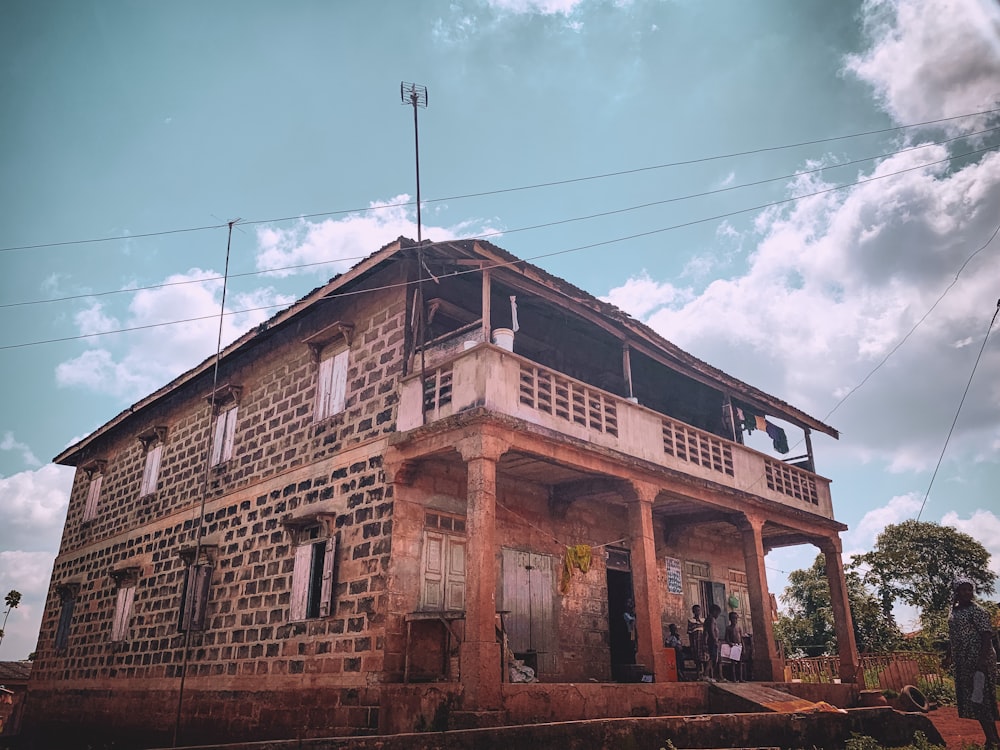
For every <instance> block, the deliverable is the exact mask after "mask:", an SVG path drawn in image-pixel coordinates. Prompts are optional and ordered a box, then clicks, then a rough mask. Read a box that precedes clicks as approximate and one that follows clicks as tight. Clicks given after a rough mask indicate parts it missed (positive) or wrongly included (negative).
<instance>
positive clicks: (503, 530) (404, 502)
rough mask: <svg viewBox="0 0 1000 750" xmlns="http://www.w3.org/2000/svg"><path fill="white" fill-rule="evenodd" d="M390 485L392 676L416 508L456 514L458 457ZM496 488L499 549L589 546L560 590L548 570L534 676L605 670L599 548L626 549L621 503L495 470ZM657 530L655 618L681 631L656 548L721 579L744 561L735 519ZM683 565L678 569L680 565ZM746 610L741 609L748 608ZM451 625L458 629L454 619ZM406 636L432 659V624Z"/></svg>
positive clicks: (418, 520) (419, 520)
mask: <svg viewBox="0 0 1000 750" xmlns="http://www.w3.org/2000/svg"><path fill="white" fill-rule="evenodd" d="M395 489H396V497H395V524H396V533H395V537H394V539H393V560H392V567H391V572H390V579H389V580H390V584H389V591H388V594H389V597H388V601H389V605H390V606H389V613H388V619H389V623H390V627H389V629H388V635H387V643H386V662H385V663H386V669H387V670H388V671H389V673H390V676H389V679H390V680H393V681H395V680H397V679H398V678H399V677H401V675H402V670H403V661H404V649H405V642H404V638H403V634H404V633H405V629H406V628H405V622H404V621H405V617H406V614H407V613H408V612H413V611H416V610H417V609H418V607H419V596H420V579H421V569H422V564H423V563H422V553H423V541H422V537H423V533H424V516H425V513H426V512H428V511H432V512H444V513H453V514H457V515H460V516H464V514H465V508H466V500H465V470H464V466H463V465H462V463H461V462H460V460H458V459H457V457H456V458H455V460H451V461H449V460H440V461H424V462H422V463H421V467H420V471H419V472H417V474H416V476H415V478H414V481H413V484H412V485H409V486H397V487H396V488H395ZM497 493H498V494H497V512H496V525H497V543H498V546H499V547H500V548H501V552H502V550H503V549H505V548H506V549H513V550H522V551H527V552H532V553H536V554H541V555H546V556H549V557H551V558H553V559H555V560H556V561H557V563H558V565H559V566H561V564H562V560H563V556H564V554H565V552H566V547H567V546H570V545H578V544H587V545H591V547H592V553H593V554H592V562H591V568H590V570H589V572H588V573H586V574H584V573H582V572H580V571H579V570H575V571H574V572H573V574H572V576H571V577H570V580H569V585H568V587H567V589H566V591H565V593H562V592H560V591H559V590H558V584H559V577H560V576H559V573H560V568H557V570H556V572H555V579H554V581H553V585H554V586H555V587H556V588H555V589H554V590H553V591H552V592H551V593H552V598H553V600H554V602H555V624H556V627H557V635H556V638H555V642H554V644H553V648H552V649H551V650H550V653H548V654H546V655H545V656H544V657H543V658H542V662H541V667H542V668H541V669H540V672H539V675H538V676H539V679H540V680H541V681H543V682H587V681H592V680H596V681H600V682H604V681H609V680H611V679H612V673H611V655H610V645H609V643H610V640H609V639H610V636H609V627H610V626H609V611H608V609H609V605H608V583H607V570H608V566H607V554H608V549H609V548H620V549H625V550H630V549H631V546H632V543H631V539H630V537H631V531H630V529H629V527H628V514H627V509H626V506H624V505H622V504H619V503H613V502H600V501H598V500H590V499H587V500H583V499H581V500H577V501H575V502H572V503H570V504H569V505H568V506H567V507H565V508H562V509H559V508H553V507H552V506H551V505H550V503H549V500H548V493H547V490H546V489H545V488H543V487H540V486H532V485H531V484H529V483H524V482H513V481H509V480H507V479H505V477H504V476H503V474H502V472H501V473H500V475H499V477H498V481H497ZM663 532H664V529H663V527H662V524H657V527H656V531H655V542H656V556H657V579H658V585H659V590H660V598H661V602H662V603H663V612H662V616H661V626H662V631H663V634H664V637H665V636H666V633H667V625H668V624H669V623H671V622H674V623H677V625H678V626H679V629H680V632H681V634H682V638H683V637H685V636H684V633H685V627H686V626H685V623H686V622H687V618H688V616H689V613H690V605H691V603H692V602H690V601H689V597H688V596H687V594H686V593H682V594H669V593H668V589H667V572H666V558H667V557H672V558H678V559H680V561H681V564H682V566H685V565H686V564H687V563H688V562H694V563H696V564H707V565H708V571H707V572H708V576H709V580H717V581H720V582H722V581H726V580H727V578H728V576H729V573H730V571H731V570H733V571H739V572H744V571H745V562H744V560H743V557H742V546H741V544H740V541H739V540H740V537H739V535H738V533H737V531H736V529H735V528H732V529H731V530H729V527H726V526H725V525H720V524H716V525H713V526H711V527H694V528H692V529H689V530H687V531H686V533H685V534H683V535H681V536H679V538H676V539H674V538H671V539H667V538H665V537H664V533H663ZM499 567H500V560H498V568H499ZM471 574H474V573H470V575H471ZM683 575H684V576H685V578H686V576H687V571H686V570H683ZM501 589H502V583H501V582H500V581H498V589H497V590H498V600H497V606H498V607H500V604H501V599H500V598H499V592H500V591H501ZM685 591H686V587H685ZM746 614H747V617H749V613H746ZM722 626H723V627H724V623H722ZM453 627H454V628H455V629H456V630H457V631H458V633H459V634H461V628H462V623H461V622H458V623H455V624H454V625H453ZM411 641H412V643H411V646H410V658H411V669H412V668H413V667H417V668H418V669H419V668H426V669H428V670H433V669H434V668H435V666H436V665H439V664H441V663H442V661H443V659H444V654H443V653H442V652H441V648H442V646H441V644H442V632H441V629H440V625H438V624H436V623H434V624H432V625H423V624H415V625H414V626H413V630H412V635H411Z"/></svg>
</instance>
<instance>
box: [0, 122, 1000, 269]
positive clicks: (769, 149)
mask: <svg viewBox="0 0 1000 750" xmlns="http://www.w3.org/2000/svg"><path fill="white" fill-rule="evenodd" d="M998 112H1000V107H998V108H994V109H986V110H981V111H978V112H967V113H965V114H961V115H953V116H951V117H941V118H937V119H934V120H924V121H922V122H916V123H909V124H906V125H896V126H893V127H888V128H877V129H874V130H866V131H863V132H858V133H849V134H847V135H838V136H831V137H828V138H815V139H812V140H807V141H799V142H797V143H787V144H781V145H777V146H761V147H758V148H753V149H747V150H744V151H733V152H730V153H726V154H714V155H711V156H703V157H696V158H694V159H682V160H678V161H672V162H665V163H662V164H653V165H647V166H642V167H635V168H633V169H624V170H618V171H614V172H604V173H601V174H596V175H586V176H583V177H572V178H567V179H564V180H552V181H549V182H539V183H534V184H530V185H519V186H515V187H509V188H499V189H494V190H486V191H482V192H477V193H463V194H459V195H453V196H446V197H443V198H430V199H427V200H425V201H423V202H424V203H439V202H443V201H452V200H460V199H465V198H481V197H485V196H489V195H500V194H503V193H512V192H517V191H521V190H535V189H538V188H543V187H554V186H558V185H568V184H572V183H576V182H586V181H590V180H600V179H605V178H608V177H620V176H623V175H629V174H637V173H640V172H648V171H653V170H658V169H667V168H670V167H678V166H689V165H692V164H702V163H706V162H710V161H718V160H722V159H732V158H735V157H738V156H752V155H754V154H761V153H768V152H774V151H783V150H787V149H791V148H801V147H803V146H814V145H817V144H820V143H832V142H834V141H842V140H850V139H852V138H861V137H864V136H869V135H879V134H882V133H890V132H896V131H900V130H908V129H911V128H918V127H926V126H928V125H938V124H941V123H945V122H951V121H954V120H963V119H967V118H970V117H981V116H983V115H990V114H996V113H998ZM411 205H413V201H406V202H400V203H388V204H381V205H379V206H365V207H362V208H350V209H335V210H332V211H321V212H317V213H309V214H298V215H295V216H284V217H278V218H271V219H253V220H248V221H244V222H241V224H244V225H255V224H268V223H278V222H282V221H294V220H300V219H311V218H318V217H321V216H336V215H339V214H348V213H358V212H365V211H371V210H380V209H385V208H399V207H404V206H411ZM226 226H227V224H226V223H219V224H210V225H206V226H200V227H188V228H182V229H166V230H160V231H155V232H141V233H137V234H126V235H113V236H108V237H93V238H87V239H78V240H65V241H62V242H40V243H35V244H30V245H11V246H8V247H0V253H5V252H13V251H17V250H38V249H42V248H48V247H66V246H70V245H83V244H91V243H98V242H114V241H119V240H130V239H136V238H143V237H157V236H161V235H169V234H179V233H183V232H201V231H206V230H211V229H224V228H226Z"/></svg>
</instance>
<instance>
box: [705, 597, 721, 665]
mask: <svg viewBox="0 0 1000 750" xmlns="http://www.w3.org/2000/svg"><path fill="white" fill-rule="evenodd" d="M721 614H722V607H720V606H719V605H718V604H713V605H711V606H710V607H709V608H708V618H707V619H706V620H705V648H706V649H707V651H708V668H707V669H706V670H705V674H706V675H707V676H708V680H709V681H710V682H715V681H717V680H718V679H719V678H720V677H721V676H722V675H721V674H719V646H720V644H721V643H722V638H721V637H720V634H719V615H721Z"/></svg>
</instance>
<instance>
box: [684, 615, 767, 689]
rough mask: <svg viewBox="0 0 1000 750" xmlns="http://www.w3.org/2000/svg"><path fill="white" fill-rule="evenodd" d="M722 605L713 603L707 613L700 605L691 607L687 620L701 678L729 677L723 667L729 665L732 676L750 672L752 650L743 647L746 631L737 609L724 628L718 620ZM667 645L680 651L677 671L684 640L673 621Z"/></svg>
mask: <svg viewBox="0 0 1000 750" xmlns="http://www.w3.org/2000/svg"><path fill="white" fill-rule="evenodd" d="M721 615H722V608H721V607H720V606H719V605H718V604H712V605H711V606H710V607H709V608H708V617H705V618H703V617H702V616H701V605H700V604H695V605H694V606H693V607H691V617H690V618H688V621H687V635H688V642H689V646H690V654H691V658H692V659H693V660H694V662H695V664H696V665H697V668H698V678H699V679H705V680H709V681H711V682H716V681H718V680H722V679H726V675H725V674H724V670H725V669H726V668H728V669H729V679H731V680H732V681H733V682H743V681H744V680H745V679H746V676H747V669H746V666H747V663H748V662H749V660H750V654H749V653H746V652H745V651H744V648H745V645H744V638H743V636H744V633H743V627H742V626H741V625H740V616H739V613H737V612H730V613H729V624H728V625H726V626H725V627H724V628H723V627H722V626H721V625H720V623H719V617H720V616H721ZM666 645H667V646H668V647H672V648H673V649H674V651H675V652H676V654H677V667H678V673H680V672H681V668H682V665H683V664H684V644H683V643H682V642H681V638H680V634H679V633H678V631H677V626H676V625H675V624H673V623H671V624H670V634H669V635H668V636H667V642H666Z"/></svg>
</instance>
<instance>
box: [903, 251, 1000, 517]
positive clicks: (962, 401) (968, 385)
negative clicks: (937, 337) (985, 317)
mask: <svg viewBox="0 0 1000 750" xmlns="http://www.w3.org/2000/svg"><path fill="white" fill-rule="evenodd" d="M994 234H995V233H994ZM997 313H1000V299H998V300H997V306H996V309H995V310H994V311H993V317H992V318H991V319H990V324H989V326H987V328H986V336H984V337H983V345H982V346H981V347H979V354H977V355H976V361H975V363H974V364H973V365H972V372H971V373H969V382H967V383H966V384H965V390H964V391H963V392H962V398H961V399H960V400H959V402H958V409H956V410H955V418H954V419H953V420H952V421H951V427H949V428H948V436H947V437H946V438H945V439H944V445H942V446H941V455H939V456H938V460H937V465H936V466H935V467H934V473H933V474H931V481H930V483H928V485H927V492H925V493H924V499H923V502H921V503H920V510H918V511H917V517H916V520H918V521H919V520H920V515H921V514H922V513H923V512H924V506H926V505H927V498H929V497H930V494H931V487H933V486H934V480H935V479H936V478H937V475H938V470H939V469H940V468H941V462H942V461H943V460H944V454H945V452H946V451H947V450H948V443H949V442H951V436H952V434H953V433H954V432H955V425H956V424H958V415H959V414H961V413H962V406H963V405H964V404H965V397H966V396H968V395H969V388H971V387H972V379H973V378H974V377H975V376H976V369H977V368H978V367H979V362H980V360H982V358H983V352H984V351H985V350H986V342H987V341H989V340H990V333H991V332H992V331H993V325H994V324H995V323H996V322H997Z"/></svg>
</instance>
